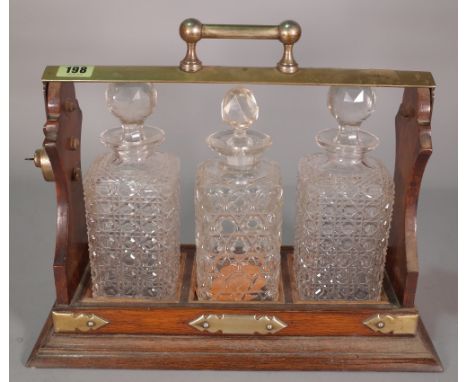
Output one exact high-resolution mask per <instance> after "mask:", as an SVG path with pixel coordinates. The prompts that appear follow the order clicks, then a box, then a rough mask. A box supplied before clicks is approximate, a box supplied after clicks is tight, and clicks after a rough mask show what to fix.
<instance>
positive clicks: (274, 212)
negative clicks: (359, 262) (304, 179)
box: [195, 87, 283, 301]
mask: <svg viewBox="0 0 468 382" xmlns="http://www.w3.org/2000/svg"><path fill="white" fill-rule="evenodd" d="M221 114H222V118H223V120H224V121H225V122H226V123H227V124H229V125H230V126H231V127H232V129H231V130H228V131H220V132H217V133H214V134H212V135H210V136H209V137H208V139H207V142H208V145H209V146H210V148H211V149H213V150H214V151H216V152H217V153H218V154H219V155H220V156H221V159H220V160H209V161H206V162H204V163H202V164H201V165H200V166H199V168H198V172H197V180H196V190H195V212H196V245H197V254H196V263H197V296H198V298H199V299H200V300H216V301H264V300H276V299H277V298H278V285H279V277H280V245H281V222H282V194H283V191H282V187H281V176H280V170H279V166H278V165H277V164H276V163H274V162H271V161H267V160H264V159H260V156H261V155H262V153H263V151H264V150H265V149H266V148H268V147H269V146H270V145H271V138H270V137H269V136H268V135H266V134H263V133H259V132H256V131H254V130H250V129H249V127H250V126H251V125H252V123H253V122H254V121H256V120H257V118H258V106H257V102H256V100H255V98H254V96H253V94H252V93H251V92H250V90H248V89H246V88H240V87H239V88H234V89H231V90H230V91H228V92H227V93H226V95H225V97H224V99H223V102H222V105H221Z"/></svg>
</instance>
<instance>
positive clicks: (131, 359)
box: [27, 317, 443, 372]
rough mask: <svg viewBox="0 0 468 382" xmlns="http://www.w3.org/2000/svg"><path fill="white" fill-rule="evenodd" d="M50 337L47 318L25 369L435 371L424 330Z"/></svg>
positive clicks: (51, 331) (438, 367) (438, 366)
mask: <svg viewBox="0 0 468 382" xmlns="http://www.w3.org/2000/svg"><path fill="white" fill-rule="evenodd" d="M96 337H97V336H95V335H86V334H57V333H55V332H54V329H53V325H52V319H51V317H49V319H48V320H47V322H46V324H45V326H44V329H43V331H42V333H41V336H40V338H39V340H38V342H37V344H36V346H35V348H34V349H33V352H32V354H31V356H30V358H29V360H28V362H27V366H30V367H50V368H55V367H70V368H84V367H86V368H106V369H123V368H125V369H189V370H190V369H192V370H196V369H197V370H201V369H207V370H335V371H345V370H354V371H359V370H360V371H420V372H421V371H424V372H427V371H442V370H443V368H442V365H441V363H440V360H439V358H438V356H437V354H436V352H435V350H434V348H433V346H432V343H431V340H430V339H429V337H428V335H427V332H426V330H425V328H424V326H423V324H422V322H421V321H420V322H419V327H418V331H417V333H416V335H415V336H387V337H366V336H362V337H361V336H360V337H355V336H316V337H301V336H294V337H273V336H270V337H260V336H255V337H250V336H249V337H248V338H246V337H239V336H222V337H221V336H209V337H207V336H180V335H179V336H177V335H122V334H116V335H110V334H101V335H99V336H98V337H99V338H96Z"/></svg>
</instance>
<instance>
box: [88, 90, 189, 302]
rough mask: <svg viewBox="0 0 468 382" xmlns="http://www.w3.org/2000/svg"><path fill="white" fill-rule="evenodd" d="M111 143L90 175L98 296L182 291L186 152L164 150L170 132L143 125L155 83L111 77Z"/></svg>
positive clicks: (107, 138) (106, 138) (107, 137)
mask: <svg viewBox="0 0 468 382" xmlns="http://www.w3.org/2000/svg"><path fill="white" fill-rule="evenodd" d="M106 99H107V105H108V107H109V109H110V111H111V112H112V113H113V114H114V115H115V116H116V117H118V118H119V119H120V122H121V128H115V129H110V130H106V131H105V132H104V133H103V134H101V141H102V142H103V143H104V144H105V145H106V146H107V147H108V148H110V149H111V151H110V152H108V153H106V154H104V155H102V156H100V157H99V158H97V159H96V160H95V161H94V163H93V164H92V165H91V167H90V169H89V171H88V174H87V176H86V178H85V181H84V194H85V206H86V218H87V227H88V239H89V255H90V262H91V277H92V289H93V295H94V296H119V297H150V298H154V299H158V300H161V299H172V298H174V297H175V292H176V284H177V280H178V274H179V262H180V249H179V240H180V239H179V232H180V222H179V172H180V170H179V168H180V165H179V159H178V158H176V157H175V156H173V155H171V154H167V153H161V152H158V151H157V147H158V146H159V144H161V143H162V142H163V140H164V132H163V131H162V130H161V129H158V128H155V127H149V126H144V120H145V118H146V117H148V116H149V115H150V114H151V113H152V111H153V109H154V107H155V104H156V91H155V90H154V89H153V86H152V85H151V84H132V83H119V84H110V85H109V87H108V88H107V91H106Z"/></svg>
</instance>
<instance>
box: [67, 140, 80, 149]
mask: <svg viewBox="0 0 468 382" xmlns="http://www.w3.org/2000/svg"><path fill="white" fill-rule="evenodd" d="M79 147H80V140H79V139H78V138H76V137H70V138H69V139H68V148H69V149H70V150H73V151H75V150H78V148H79Z"/></svg>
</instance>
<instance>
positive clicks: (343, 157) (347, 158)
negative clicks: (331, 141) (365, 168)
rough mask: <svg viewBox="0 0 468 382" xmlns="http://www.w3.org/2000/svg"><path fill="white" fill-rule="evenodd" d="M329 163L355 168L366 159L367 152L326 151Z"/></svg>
mask: <svg viewBox="0 0 468 382" xmlns="http://www.w3.org/2000/svg"><path fill="white" fill-rule="evenodd" d="M326 153H327V158H328V161H330V162H333V163H336V164H339V165H341V166H353V165H356V164H360V163H362V162H363V161H364V158H365V157H366V152H365V151H362V150H356V151H348V150H345V151H336V150H326Z"/></svg>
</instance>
